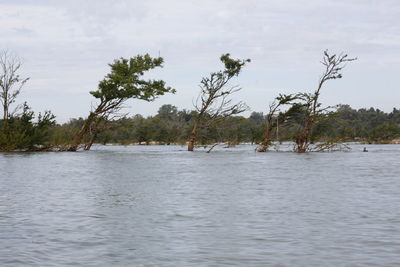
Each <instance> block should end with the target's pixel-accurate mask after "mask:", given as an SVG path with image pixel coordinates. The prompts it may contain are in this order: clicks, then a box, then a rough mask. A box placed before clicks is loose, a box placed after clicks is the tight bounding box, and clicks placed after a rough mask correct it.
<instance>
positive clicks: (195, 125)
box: [188, 119, 199, 151]
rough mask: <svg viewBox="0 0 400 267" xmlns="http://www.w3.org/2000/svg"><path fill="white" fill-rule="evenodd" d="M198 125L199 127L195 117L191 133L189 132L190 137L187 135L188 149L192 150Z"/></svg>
mask: <svg viewBox="0 0 400 267" xmlns="http://www.w3.org/2000/svg"><path fill="white" fill-rule="evenodd" d="M198 127H199V120H198V119H196V121H195V123H194V126H193V129H192V133H191V134H190V137H189V143H188V151H193V149H194V143H195V142H196V137H197V128H198Z"/></svg>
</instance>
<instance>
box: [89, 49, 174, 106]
mask: <svg viewBox="0 0 400 267" xmlns="http://www.w3.org/2000/svg"><path fill="white" fill-rule="evenodd" d="M163 62H164V60H163V58H161V57H158V58H152V57H150V55H148V54H146V55H144V56H141V55H138V56H136V57H133V58H130V59H125V58H120V59H117V60H115V61H114V63H112V64H109V66H110V67H111V72H110V73H109V74H107V75H106V77H105V78H104V79H103V80H102V81H100V83H99V86H98V89H97V90H96V91H92V92H90V93H91V94H92V95H93V96H94V97H96V98H99V99H101V100H102V101H110V100H114V99H128V98H137V99H142V100H146V101H151V100H153V99H154V98H156V97H157V96H160V95H164V94H165V93H167V92H170V93H174V92H175V90H174V89H172V88H171V87H166V86H165V82H164V81H162V80H145V79H142V76H143V75H144V73H145V72H146V71H148V70H150V69H154V68H156V67H162V64H163Z"/></svg>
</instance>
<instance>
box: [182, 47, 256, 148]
mask: <svg viewBox="0 0 400 267" xmlns="http://www.w3.org/2000/svg"><path fill="white" fill-rule="evenodd" d="M220 60H221V61H222V63H224V65H225V69H224V70H222V71H219V72H213V73H211V74H210V77H206V78H203V79H202V80H201V82H200V88H201V90H200V93H199V96H198V98H197V101H196V103H195V104H194V107H195V109H196V111H197V115H196V118H195V121H194V125H193V128H192V131H191V134H190V137H189V143H188V151H193V149H194V145H195V142H196V138H197V131H198V128H199V127H200V125H201V123H204V121H205V119H207V120H209V122H210V121H211V122H213V123H215V122H216V120H219V119H221V118H224V117H228V116H231V115H235V114H239V113H242V112H243V111H245V110H247V106H246V105H245V104H244V103H243V102H241V101H240V102H238V103H236V104H233V103H232V99H231V98H230V97H231V95H232V94H234V93H236V92H238V91H240V90H241V88H240V87H238V86H230V87H229V86H228V85H227V84H228V82H229V81H230V80H231V79H232V78H233V77H236V76H238V75H239V73H240V71H241V70H242V67H243V66H244V65H245V64H246V63H247V62H250V59H246V60H240V59H236V60H235V59H232V58H230V55H229V54H225V55H222V56H221V58H220Z"/></svg>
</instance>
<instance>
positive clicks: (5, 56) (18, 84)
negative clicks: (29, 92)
mask: <svg viewBox="0 0 400 267" xmlns="http://www.w3.org/2000/svg"><path fill="white" fill-rule="evenodd" d="M21 66H22V62H21V60H20V59H19V58H18V57H17V56H16V55H14V54H11V53H9V52H7V51H3V52H0V101H1V104H2V106H3V121H4V122H5V123H6V122H7V120H8V119H9V116H10V106H11V104H13V103H14V102H15V100H16V98H17V96H18V95H19V94H20V93H21V90H22V87H23V86H24V85H25V83H26V82H27V81H28V80H29V78H21V77H20V76H19V74H18V72H19V71H20V68H21Z"/></svg>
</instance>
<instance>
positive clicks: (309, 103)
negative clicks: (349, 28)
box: [295, 50, 357, 153]
mask: <svg viewBox="0 0 400 267" xmlns="http://www.w3.org/2000/svg"><path fill="white" fill-rule="evenodd" d="M356 59H357V58H349V57H348V55H347V54H343V53H341V54H333V55H329V54H328V51H327V50H326V51H324V56H323V59H322V62H321V63H322V65H323V66H324V71H323V73H322V76H321V78H320V80H319V82H318V87H317V90H315V92H314V93H313V94H303V95H302V98H303V101H304V102H303V103H304V105H303V107H304V115H305V119H304V124H303V127H302V131H301V132H300V133H299V134H297V135H296V138H295V142H296V147H295V150H296V152H300V153H302V152H306V151H308V149H309V145H310V137H311V134H312V131H313V128H314V126H315V124H316V123H317V122H318V119H319V117H320V116H321V115H323V112H324V111H325V110H326V109H322V108H321V103H320V102H319V96H320V94H321V89H322V87H323V86H324V84H325V83H326V82H327V81H329V80H335V79H340V78H342V74H341V71H342V70H343V68H344V67H345V66H346V63H347V62H350V61H354V60H356Z"/></svg>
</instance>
